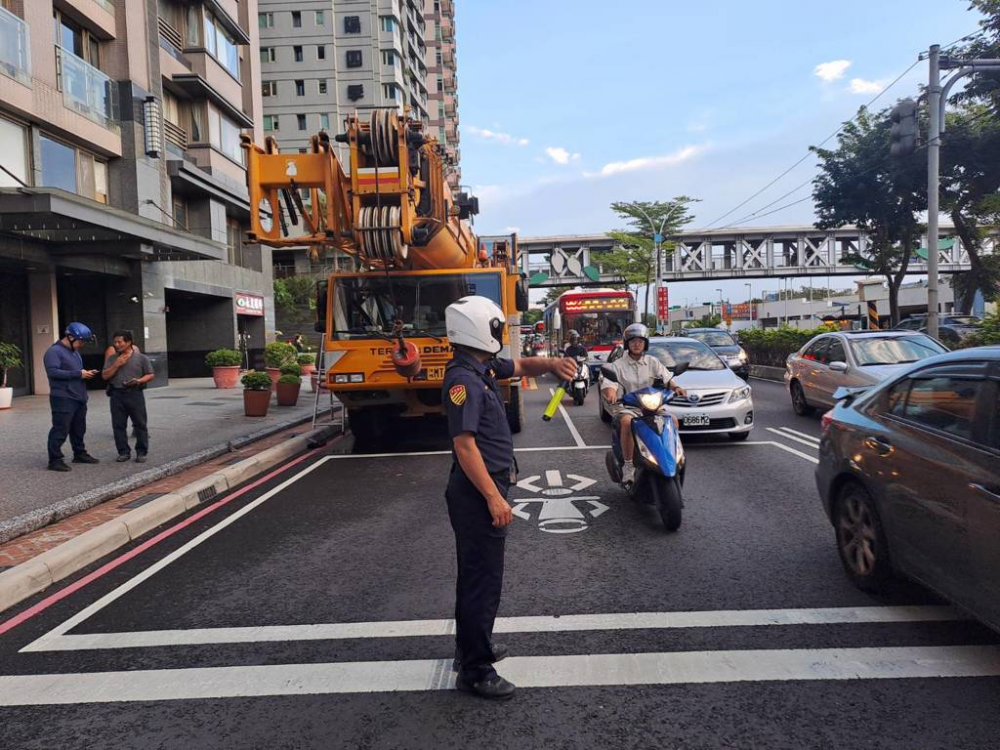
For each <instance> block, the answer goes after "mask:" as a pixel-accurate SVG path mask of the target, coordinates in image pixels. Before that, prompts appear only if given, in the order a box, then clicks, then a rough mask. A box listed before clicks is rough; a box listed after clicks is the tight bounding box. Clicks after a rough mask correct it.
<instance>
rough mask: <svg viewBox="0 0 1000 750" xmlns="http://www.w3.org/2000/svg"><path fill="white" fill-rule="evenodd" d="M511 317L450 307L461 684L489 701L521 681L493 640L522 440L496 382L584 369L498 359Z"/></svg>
mask: <svg viewBox="0 0 1000 750" xmlns="http://www.w3.org/2000/svg"><path fill="white" fill-rule="evenodd" d="M504 323H505V316H504V313H503V310H501V309H500V308H499V307H498V306H497V305H496V304H494V303H493V302H492V301H491V300H489V299H487V298H486V297H478V296H469V297H463V298H462V299H460V300H458V301H457V302H455V303H453V304H451V305H449V306H448V308H447V310H445V324H446V326H447V330H448V340H449V342H450V343H451V345H452V346H453V347H455V355H454V357H453V358H452V360H451V362H449V363H448V367H447V369H446V371H445V376H444V383H443V385H442V399H443V402H444V404H445V409H446V411H447V414H448V432H449V434H450V435H451V438H452V444H453V447H454V463H453V464H452V468H451V475H450V477H449V479H448V489H447V490H446V491H445V499H446V500H447V502H448V517H449V518H450V520H451V527H452V529H453V530H454V532H455V546H456V548H457V550H458V584H457V586H456V596H455V599H456V601H455V636H456V637H455V646H456V648H455V664H454V668H455V670H456V671H457V672H458V677H457V679H456V682H455V686H456V687H457V688H458V689H459V690H464V691H466V692H469V693H472V694H473V695H478V696H480V697H482V698H490V699H497V700H503V699H506V698H510V697H511V696H512V695H513V694H514V685H512V684H511V683H510V682H508V681H507V680H505V679H504V678H502V677H500V676H499V675H498V674H497V673H496V670H495V669H494V668H493V663H494V662H496V661H499V660H500V659H502V658H503V657H504V656H506V649H505V648H504V647H503V646H500V645H499V644H494V643H493V642H492V637H493V622H494V620H495V619H496V614H497V609H498V607H499V606H500V593H501V589H502V587H503V565H504V559H503V558H504V540H505V537H506V535H507V529H506V527H507V525H508V524H509V523H510V522H511V520H512V518H513V516H512V513H511V507H510V504H509V503H508V502H507V491H508V489H509V488H510V484H511V482H512V481H513V479H514V477H513V474H514V471H513V469H514V465H515V464H514V441H513V438H512V437H511V433H510V426H509V424H508V422H507V412H506V408H505V407H504V403H503V399H502V398H501V397H500V392H499V389H498V387H497V384H496V379H497V378H499V379H501V380H507V379H509V378H519V377H522V376H524V375H527V376H539V375H544V374H545V373H554V374H555V375H556V376H557V377H558V378H559V379H560V380H567V379H570V378H572V377H573V375H574V374H575V373H576V363H575V362H573V361H572V360H568V359H549V358H542V357H532V358H527V359H519V360H517V361H513V360H509V359H496V355H497V354H499V353H500V350H501V349H502V348H503V330H504Z"/></svg>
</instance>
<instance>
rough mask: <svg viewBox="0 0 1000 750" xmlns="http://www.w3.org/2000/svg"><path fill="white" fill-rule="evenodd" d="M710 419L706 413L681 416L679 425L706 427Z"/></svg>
mask: <svg viewBox="0 0 1000 750" xmlns="http://www.w3.org/2000/svg"><path fill="white" fill-rule="evenodd" d="M710 424H711V420H710V419H709V418H708V415H707V414H695V415H693V416H690V417H681V427H708V426H709V425H710Z"/></svg>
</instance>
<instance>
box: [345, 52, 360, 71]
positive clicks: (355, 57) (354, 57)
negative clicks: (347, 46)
mask: <svg viewBox="0 0 1000 750" xmlns="http://www.w3.org/2000/svg"><path fill="white" fill-rule="evenodd" d="M347 67H348V68H360V67H361V50H359V49H351V50H348V51H347Z"/></svg>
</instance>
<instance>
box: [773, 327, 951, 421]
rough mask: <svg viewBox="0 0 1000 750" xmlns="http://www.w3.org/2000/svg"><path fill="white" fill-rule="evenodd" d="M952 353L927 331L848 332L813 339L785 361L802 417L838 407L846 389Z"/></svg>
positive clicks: (787, 381) (789, 384) (791, 392)
mask: <svg viewBox="0 0 1000 750" xmlns="http://www.w3.org/2000/svg"><path fill="white" fill-rule="evenodd" d="M947 351H948V350H947V349H946V348H945V347H944V346H943V345H942V344H940V343H939V342H937V341H935V340H934V339H932V338H931V337H930V336H927V335H926V334H923V333H911V332H909V331H845V332H842V333H827V334H823V335H820V336H817V337H816V338H814V339H812V340H811V341H810V342H809V343H808V344H806V345H805V346H803V347H802V348H801V349H800V350H799V351H797V352H795V353H794V354H790V355H789V356H788V359H787V360H786V361H785V385H786V386H787V387H788V394H789V396H790V397H791V399H792V408H793V409H794V410H795V413H796V414H810V413H811V412H812V411H813V409H815V408H816V407H824V408H830V407H832V406H833V405H834V403H836V400H835V399H834V398H833V394H834V392H835V391H836V390H837V389H838V388H841V387H847V388H857V387H867V386H872V385H875V384H876V383H880V382H881V381H883V380H885V379H886V378H888V377H889V376H891V375H894V374H895V373H896V372H897V371H898V370H899V369H901V368H902V367H905V366H906V365H909V364H911V363H913V362H917V361H918V360H921V359H926V358H927V357H934V356H936V355H938V354H944V353H945V352H947Z"/></svg>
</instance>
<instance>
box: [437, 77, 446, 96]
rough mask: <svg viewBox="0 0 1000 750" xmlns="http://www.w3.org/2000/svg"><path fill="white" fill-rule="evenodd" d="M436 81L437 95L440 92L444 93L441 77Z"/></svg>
mask: <svg viewBox="0 0 1000 750" xmlns="http://www.w3.org/2000/svg"><path fill="white" fill-rule="evenodd" d="M437 79H438V80H437V89H438V93H439V94H440V93H441V92H443V91H444V79H443V78H441V76H438V77H437Z"/></svg>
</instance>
